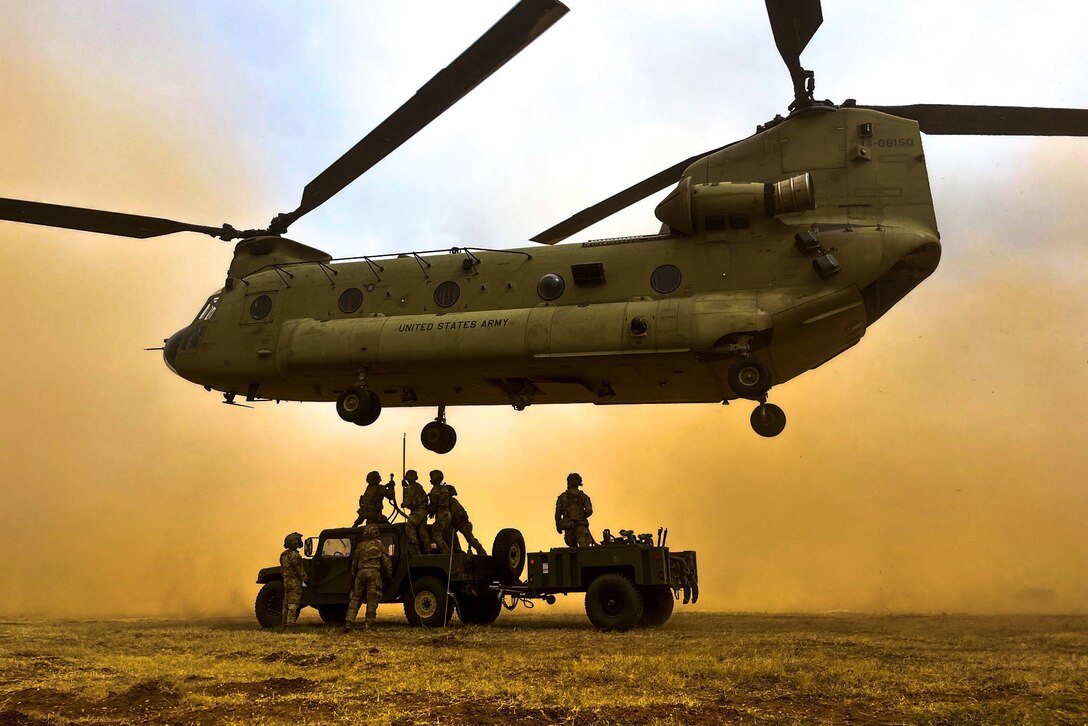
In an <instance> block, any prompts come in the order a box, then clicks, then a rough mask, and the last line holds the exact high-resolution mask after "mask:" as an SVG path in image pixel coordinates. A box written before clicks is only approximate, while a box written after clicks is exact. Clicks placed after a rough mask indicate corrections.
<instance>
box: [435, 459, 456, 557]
mask: <svg viewBox="0 0 1088 726" xmlns="http://www.w3.org/2000/svg"><path fill="white" fill-rule="evenodd" d="M445 476H446V475H445V474H443V473H442V472H441V471H439V470H438V469H435V470H434V471H432V472H431V493H430V512H431V515H433V516H434V529H433V530H432V532H431V537H432V538H433V539H434V543H435V544H436V545H437V546H438V551H439V552H441V553H442V554H444V555H448V554H449V553H450V542H451V540H452V539H453V530H451V529H450V490H449V489H448V488H446V485H445V484H443V483H442V480H443V479H444V478H445Z"/></svg>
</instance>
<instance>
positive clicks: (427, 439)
mask: <svg viewBox="0 0 1088 726" xmlns="http://www.w3.org/2000/svg"><path fill="white" fill-rule="evenodd" d="M419 441H420V443H422V444H423V448H424V449H426V450H427V451H433V452H434V453H436V454H448V453H449V452H450V451H452V450H453V447H454V446H455V445H456V444H457V432H456V431H454V430H453V427H452V426H450V425H449V424H446V423H441V422H439V421H431V422H430V423H429V424H427V425H426V426H424V427H423V431H422V432H420V434H419Z"/></svg>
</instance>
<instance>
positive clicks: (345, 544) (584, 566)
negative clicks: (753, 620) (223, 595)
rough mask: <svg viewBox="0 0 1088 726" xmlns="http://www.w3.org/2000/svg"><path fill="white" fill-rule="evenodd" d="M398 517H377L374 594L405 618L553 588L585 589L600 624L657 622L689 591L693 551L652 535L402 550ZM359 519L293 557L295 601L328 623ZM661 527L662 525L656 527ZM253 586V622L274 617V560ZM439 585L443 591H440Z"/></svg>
mask: <svg viewBox="0 0 1088 726" xmlns="http://www.w3.org/2000/svg"><path fill="white" fill-rule="evenodd" d="M404 529H405V525H404V523H398V524H383V525H378V530H379V532H380V536H381V540H382V543H383V544H385V546H386V549H387V551H388V552H389V555H390V557H391V558H392V561H393V563H392V564H393V574H392V576H391V577H390V578H389V580H388V582H386V584H385V588H384V590H383V592H382V602H383V603H394V602H399V603H403V606H404V615H405V617H406V618H407V619H408V622H409V623H411V624H412V625H422V626H425V627H439V626H445V625H446V624H448V623H449V621H450V618H451V617H452V616H453V613H454V611H455V610H456V612H457V615H458V617H459V618H460V619H461V622H463V623H465V624H466V625H490V624H491V623H493V622H495V620H496V619H497V618H498V617H499V614H500V613H501V612H502V609H503V607H504V606H505V607H506V608H507V609H509V610H513V609H514V608H515V607H517V605H518V604H519V603H523V604H527V603H528V602H529V601H530V600H542V601H544V602H547V603H548V604H554V603H555V601H556V598H555V596H556V595H567V594H571V593H579V592H584V593H586V614H587V615H589V619H590V621H591V622H592V623H593V625H594V626H596V627H597V628H598V629H600V630H617V631H624V630H629V629H630V628H632V627H656V626H659V625H664V624H665V622H666V621H668V619H669V617H670V616H671V615H672V610H673V603H674V600H675V599H676V598H679V597H680V596H681V594H682V595H683V602H684V603H685V604H686V603H688V602H695V601H697V600H698V599H699V584H698V583H699V580H698V573H697V569H696V561H695V553H694V552H691V551H688V552H670V551H669V549H668V548H667V547H666V546H665V542H664V541H663V540H661V539H660V533H659V541H658V542H657V543H656V544H655V543H654V542H653V540H652V539H651V536H650V535H648V534H646V535H641V537H635V535H634V534H633V532H630V531H628V530H623V531H622V532H621V535H622V537H620V538H615V539H614V538H612V537H611V535H610V534H609V533H608V530H605V536H604V541H603V543H602V544H601V545H599V546H595V547H582V548H579V547H559V548H554V549H552V550H550V551H548V552H534V553H532V554H530V555H528V561H529V574H528V580H527V581H522V580H521V579H520V577H521V574H522V572H524V570H525V562H526V552H525V539H524V537H522V535H521V532H519V531H518V530H516V529H503V530H500V531H499V533H498V534H497V535H495V541H494V545H493V546H492V548H491V556H486V555H483V556H482V555H473V556H469V555H468V554H467V553H465V552H462V551H460V547H459V545H458V547H457V548H456V549H455V551H454V552H453V553H452V554H438V553H432V554H427V555H412V556H408V555H406V554H405V553H406V552H407V544H408V539H407V536H406V533H405V531H404ZM362 532H363V528H362V527H338V528H334V529H326V530H324V531H323V532H321V534H320V535H319V536H318V537H310V538H308V539H307V540H306V541H305V545H304V553H305V555H306V558H305V559H303V563H304V566H305V567H306V571H307V575H308V577H309V585H308V586H307V587H304V588H303V590H302V603H301V606H302V608H305V607H312V608H314V609H315V610H317V612H318V615H319V616H320V617H321V620H322V621H323V622H325V623H327V624H329V625H340V624H343V623H344V619H345V616H346V614H347V608H348V599H349V594H350V592H351V585H352V583H351V572H350V566H351V553H352V551H353V549H354V547H355V544H356V543H357V542H358V541H359V540H360V539H361V537H362ZM666 536H667V535H666ZM257 583H258V584H259V585H261V589H260V590H259V591H258V593H257V599H256V602H255V603H254V613H255V614H256V616H257V622H258V623H260V625H261V627H264V628H271V627H275V626H277V625H279V624H280V617H281V608H282V606H283V576H282V574H281V573H280V568H279V566H276V567H265V568H263V569H262V570H260V571H259V572H258V573H257ZM447 593H449V595H447Z"/></svg>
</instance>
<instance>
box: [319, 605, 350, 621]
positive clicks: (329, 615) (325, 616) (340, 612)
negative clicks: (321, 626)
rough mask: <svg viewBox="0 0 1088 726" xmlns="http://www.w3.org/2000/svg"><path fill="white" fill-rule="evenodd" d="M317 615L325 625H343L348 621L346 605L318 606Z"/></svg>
mask: <svg viewBox="0 0 1088 726" xmlns="http://www.w3.org/2000/svg"><path fill="white" fill-rule="evenodd" d="M316 607H317V614H318V615H319V616H320V617H321V622H323V623H325V625H343V624H344V623H346V622H347V620H348V606H347V605H318V606H316Z"/></svg>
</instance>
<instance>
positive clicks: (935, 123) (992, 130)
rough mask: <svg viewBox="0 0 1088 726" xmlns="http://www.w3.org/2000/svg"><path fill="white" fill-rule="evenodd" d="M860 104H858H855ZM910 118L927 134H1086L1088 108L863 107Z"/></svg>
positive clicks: (935, 105) (925, 105)
mask: <svg viewBox="0 0 1088 726" xmlns="http://www.w3.org/2000/svg"><path fill="white" fill-rule="evenodd" d="M859 105H860V104H859ZM865 108H871V109H873V110H874V111H880V112H882V113H887V114H891V115H892V116H901V117H903V118H911V119H914V120H915V121H917V122H918V128H919V129H920V130H921V131H922V132H923V133H927V134H970V135H978V136H1088V110H1085V109H1079V108H1031V107H1026V106H956V105H942V104H924V103H923V104H916V105H913V106H865Z"/></svg>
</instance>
